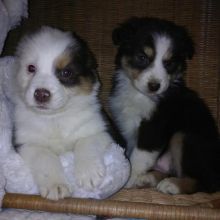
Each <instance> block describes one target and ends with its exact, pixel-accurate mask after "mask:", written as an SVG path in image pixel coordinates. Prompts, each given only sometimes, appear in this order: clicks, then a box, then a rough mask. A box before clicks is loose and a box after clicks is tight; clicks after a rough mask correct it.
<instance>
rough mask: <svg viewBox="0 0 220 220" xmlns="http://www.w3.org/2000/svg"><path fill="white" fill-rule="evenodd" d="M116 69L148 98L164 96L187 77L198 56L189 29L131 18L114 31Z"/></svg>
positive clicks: (162, 21)
mask: <svg viewBox="0 0 220 220" xmlns="http://www.w3.org/2000/svg"><path fill="white" fill-rule="evenodd" d="M112 38H113V42H114V44H115V45H116V46H118V53H117V55H116V65H117V68H119V69H124V70H125V73H126V74H127V76H128V78H129V79H130V80H131V82H132V84H133V85H134V87H135V88H136V89H137V90H139V91H140V92H141V93H143V94H145V95H148V96H157V95H161V94H163V93H164V92H165V91H166V90H167V89H168V87H169V86H172V85H174V84H175V83H177V82H178V81H179V80H180V79H182V77H183V73H184V70H185V69H186V60H187V59H191V58H192V56H193V54H194V47H193V42H192V40H191V38H190V36H189V34H188V33H187V31H186V29H185V28H183V27H181V26H177V25H175V24H174V23H172V22H169V21H166V20H161V19H157V18H137V17H134V18H131V19H129V20H128V21H126V22H125V23H123V24H122V25H121V26H119V27H118V28H116V29H115V30H114V31H113V35H112Z"/></svg>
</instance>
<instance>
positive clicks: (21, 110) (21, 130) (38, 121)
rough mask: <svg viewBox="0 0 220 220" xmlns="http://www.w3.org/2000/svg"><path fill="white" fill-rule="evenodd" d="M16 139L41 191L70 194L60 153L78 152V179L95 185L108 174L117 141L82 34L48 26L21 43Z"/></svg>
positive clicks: (88, 185) (47, 194)
mask: <svg viewBox="0 0 220 220" xmlns="http://www.w3.org/2000/svg"><path fill="white" fill-rule="evenodd" d="M16 56H17V64H16V75H15V79H14V81H15V82H14V86H15V97H14V100H15V103H16V107H15V142H16V145H17V146H18V152H19V153H20V155H21V156H22V157H23V159H24V160H25V162H26V163H27V165H28V166H29V167H30V169H31V171H32V174H33V177H34V179H35V181H36V183H37V186H38V188H39V191H40V194H41V195H42V196H43V197H46V198H48V199H53V200H57V199H60V198H63V197H67V196H70V193H71V192H70V191H71V190H70V188H69V186H68V184H67V181H66V179H65V177H64V171H63V168H62V166H61V163H60V160H59V155H60V154H62V153H65V152H67V151H74V158H75V159H74V162H75V164H74V168H75V170H74V173H75V177H76V181H77V183H78V184H79V185H80V186H82V187H84V188H85V189H91V188H92V187H95V186H98V185H99V184H100V183H101V182H102V178H103V176H104V175H105V165H104V161H103V160H104V153H105V150H106V148H107V147H108V146H110V145H111V143H112V142H113V139H112V137H111V136H110V135H109V133H108V131H107V126H106V125H107V124H106V122H105V120H103V117H102V115H101V113H100V109H101V108H100V103H99V100H98V98H97V93H98V90H99V81H98V77H97V73H96V68H97V66H96V62H95V59H94V57H93V55H92V53H91V52H90V50H89V48H88V47H87V45H86V43H85V42H84V41H82V40H81V39H80V38H79V37H78V36H77V35H75V34H73V35H72V34H70V33H67V32H63V31H60V30H57V29H54V28H51V27H43V28H41V29H40V30H39V31H37V32H35V33H34V34H32V35H29V36H26V37H24V39H23V40H21V42H20V44H19V45H18V48H17V52H16Z"/></svg>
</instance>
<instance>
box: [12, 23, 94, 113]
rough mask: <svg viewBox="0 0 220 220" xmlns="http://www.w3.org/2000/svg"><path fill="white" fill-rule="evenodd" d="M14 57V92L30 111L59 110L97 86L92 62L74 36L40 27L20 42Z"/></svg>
mask: <svg viewBox="0 0 220 220" xmlns="http://www.w3.org/2000/svg"><path fill="white" fill-rule="evenodd" d="M16 56H17V63H18V70H17V71H18V72H17V75H16V84H17V87H18V93H19V95H20V97H21V99H22V101H24V102H25V104H26V105H27V106H28V107H30V108H32V109H34V110H37V111H43V112H54V111H59V110H62V108H65V106H66V105H68V104H69V103H71V101H72V100H73V99H74V97H76V96H79V95H80V96H88V95H90V94H93V93H94V92H95V91H96V89H97V87H98V81H97V75H96V67H97V65H96V62H95V59H94V57H93V55H92V53H91V52H90V50H89V49H88V47H87V45H86V43H85V42H84V41H82V40H81V39H80V38H79V37H78V36H76V35H75V34H74V35H71V34H70V33H67V32H63V31H60V30H58V29H54V28H51V27H42V28H41V29H40V30H39V31H37V32H36V33H34V34H32V35H28V36H26V37H24V38H23V39H22V40H21V42H20V44H19V45H18V48H17V52H16ZM72 102H73V101H72Z"/></svg>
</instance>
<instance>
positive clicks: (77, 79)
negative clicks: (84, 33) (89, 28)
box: [55, 33, 98, 87]
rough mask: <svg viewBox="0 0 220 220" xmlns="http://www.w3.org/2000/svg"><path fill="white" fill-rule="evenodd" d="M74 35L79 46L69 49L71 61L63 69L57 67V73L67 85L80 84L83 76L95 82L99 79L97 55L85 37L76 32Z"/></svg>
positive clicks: (60, 79)
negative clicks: (82, 37)
mask: <svg viewBox="0 0 220 220" xmlns="http://www.w3.org/2000/svg"><path fill="white" fill-rule="evenodd" d="M73 37H74V39H75V40H76V41H77V46H74V47H71V48H68V49H67V50H69V53H70V55H69V56H70V57H71V62H70V63H68V65H67V66H66V67H64V68H62V69H59V68H57V69H56V71H55V75H56V77H57V78H58V79H59V81H60V82H61V83H62V84H63V85H65V86H67V87H71V86H75V85H78V84H80V83H81V79H82V77H83V78H84V79H87V80H89V81H91V83H92V84H93V83H95V82H96V81H97V79H98V75H97V62H96V59H95V56H94V54H93V53H92V52H91V50H90V49H89V47H88V45H87V43H86V42H85V41H84V40H83V39H81V38H80V37H79V36H78V35H77V34H75V33H74V34H73Z"/></svg>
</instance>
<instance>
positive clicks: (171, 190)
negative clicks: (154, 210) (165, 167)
mask: <svg viewBox="0 0 220 220" xmlns="http://www.w3.org/2000/svg"><path fill="white" fill-rule="evenodd" d="M157 189H158V191H160V192H163V193H167V194H172V195H176V194H180V193H181V190H180V188H179V186H178V184H177V183H176V181H175V179H174V178H165V179H164V180H162V181H160V183H159V184H158V185H157Z"/></svg>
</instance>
